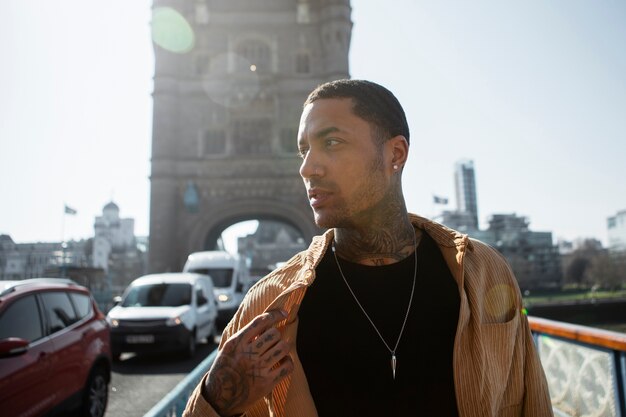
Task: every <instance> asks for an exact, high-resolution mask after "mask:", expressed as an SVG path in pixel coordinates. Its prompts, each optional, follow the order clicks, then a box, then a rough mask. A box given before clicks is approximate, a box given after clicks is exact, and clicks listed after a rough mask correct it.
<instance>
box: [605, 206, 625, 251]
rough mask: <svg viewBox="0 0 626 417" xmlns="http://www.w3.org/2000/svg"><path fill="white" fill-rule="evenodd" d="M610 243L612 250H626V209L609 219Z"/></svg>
mask: <svg viewBox="0 0 626 417" xmlns="http://www.w3.org/2000/svg"><path fill="white" fill-rule="evenodd" d="M607 231H608V238H609V239H608V243H609V250H611V251H626V210H622V211H619V212H617V214H616V215H615V216H611V217H609V218H608V219H607Z"/></svg>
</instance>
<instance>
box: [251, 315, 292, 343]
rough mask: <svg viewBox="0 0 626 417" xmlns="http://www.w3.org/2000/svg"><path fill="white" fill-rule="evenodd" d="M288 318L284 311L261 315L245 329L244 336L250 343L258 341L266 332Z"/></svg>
mask: <svg viewBox="0 0 626 417" xmlns="http://www.w3.org/2000/svg"><path fill="white" fill-rule="evenodd" d="M286 318H287V313H285V312H284V311H282V310H271V311H268V312H266V313H263V314H260V315H258V316H256V317H255V318H254V320H252V321H251V322H250V323H248V325H247V326H246V327H244V334H245V335H246V336H245V337H246V339H247V341H248V342H250V341H252V340H254V339H256V338H257V337H258V336H259V335H261V334H263V333H264V332H265V331H266V330H268V329H269V328H271V327H272V326H275V325H276V324H278V323H279V322H281V321H283V320H285V319H286Z"/></svg>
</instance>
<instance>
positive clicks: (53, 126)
mask: <svg viewBox="0 0 626 417" xmlns="http://www.w3.org/2000/svg"><path fill="white" fill-rule="evenodd" d="M381 4H383V2H380V1H373V0H353V1H352V21H353V24H354V26H353V31H352V43H351V48H350V72H351V76H352V78H360V79H369V80H372V81H375V82H378V83H380V84H382V85H384V86H386V87H387V88H389V89H390V90H391V91H393V92H394V93H395V94H396V96H397V97H398V99H399V100H400V102H401V103H402V105H403V106H404V108H405V111H406V113H407V118H408V121H409V125H410V128H411V151H410V155H409V161H408V163H407V166H406V167H405V170H404V174H403V187H404V193H405V198H406V202H407V207H408V209H409V210H410V211H413V212H416V213H419V214H422V215H425V216H429V217H434V216H436V215H437V214H438V213H439V212H440V211H441V210H442V209H454V208H456V201H455V198H454V178H453V175H454V164H455V162H456V161H458V160H460V159H471V160H473V161H474V166H475V170H476V185H477V197H478V210H479V221H480V224H481V226H482V227H483V228H484V227H487V224H488V223H487V220H488V218H489V216H490V215H493V214H496V213H497V214H501V213H516V214H518V215H520V216H526V217H527V218H528V219H529V221H530V228H531V230H535V231H551V232H552V233H553V238H554V241H555V242H556V240H557V239H565V240H575V239H579V238H587V237H594V238H596V239H599V240H601V241H602V242H603V243H604V244H606V243H607V231H606V220H607V217H609V216H612V215H615V214H616V213H617V212H618V211H620V210H625V209H626V2H625V1H623V0H595V1H592V0H524V1H522V0H511V1H506V2H504V1H499V0H472V1H462V0H458V1H454V0H437V1H432V0H394V1H393V2H385V3H384V4H385V6H384V7H383V6H381ZM0 16H2V17H1V18H0V19H1V20H2V22H1V23H0V60H1V61H0V62H1V64H0V196H1V198H2V201H1V203H0V234H8V235H10V236H11V237H12V238H13V240H14V241H16V242H19V243H22V242H36V241H44V242H45V241H60V240H63V239H66V240H69V239H81V238H89V237H91V236H93V224H94V219H95V217H96V216H98V215H101V213H102V208H103V206H104V205H105V204H107V203H108V202H109V201H111V200H113V201H115V203H116V204H117V205H118V206H119V207H120V215H121V217H123V218H128V217H130V218H134V219H135V233H136V235H139V236H145V235H147V234H148V232H149V198H150V182H149V173H150V152H151V149H150V148H151V145H150V144H151V135H152V97H151V93H152V88H153V85H152V76H153V69H154V54H153V45H152V40H151V34H150V19H151V1H150V0H132V1H128V0H108V1H106V2H102V1H95V0H63V1H60V2H49V1H42V0H38V1H36V0H3V1H1V2H0ZM294 140H295V139H294ZM433 195H438V196H442V197H448V198H449V201H450V204H449V205H448V206H441V205H434V204H433ZM64 205H68V206H70V207H71V208H73V209H75V210H76V211H77V214H76V215H64Z"/></svg>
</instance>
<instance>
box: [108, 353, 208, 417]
mask: <svg viewBox="0 0 626 417" xmlns="http://www.w3.org/2000/svg"><path fill="white" fill-rule="evenodd" d="M215 348H216V345H215V344H214V343H203V344H200V345H198V347H197V350H196V354H195V355H194V357H193V358H192V359H183V358H182V357H181V356H180V355H176V354H159V355H156V354H155V355H141V356H135V355H133V354H123V355H122V360H121V361H120V362H116V363H114V364H113V375H112V378H111V386H110V388H109V404H108V406H107V410H106V413H105V417H142V416H143V415H144V414H146V413H147V412H148V411H149V410H150V409H151V408H152V407H153V406H154V405H155V404H156V403H158V402H159V401H160V400H161V399H162V398H163V397H164V396H165V395H166V394H167V393H169V392H170V391H172V389H174V387H175V386H176V384H178V383H179V382H180V381H181V380H182V379H183V378H185V377H186V376H187V374H189V372H191V371H192V370H193V369H194V368H195V367H196V366H197V365H198V364H199V363H200V362H202V360H203V359H204V358H206V357H207V356H208V355H209V354H210V353H211V352H212V351H213V350H214V349H215Z"/></svg>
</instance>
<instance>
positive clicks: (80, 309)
mask: <svg viewBox="0 0 626 417" xmlns="http://www.w3.org/2000/svg"><path fill="white" fill-rule="evenodd" d="M70 297H72V301H74V307H76V313H78V318H79V319H82V318H85V317H87V316H89V314H90V313H91V299H90V298H89V296H88V295H85V294H79V293H75V292H72V293H70Z"/></svg>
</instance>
